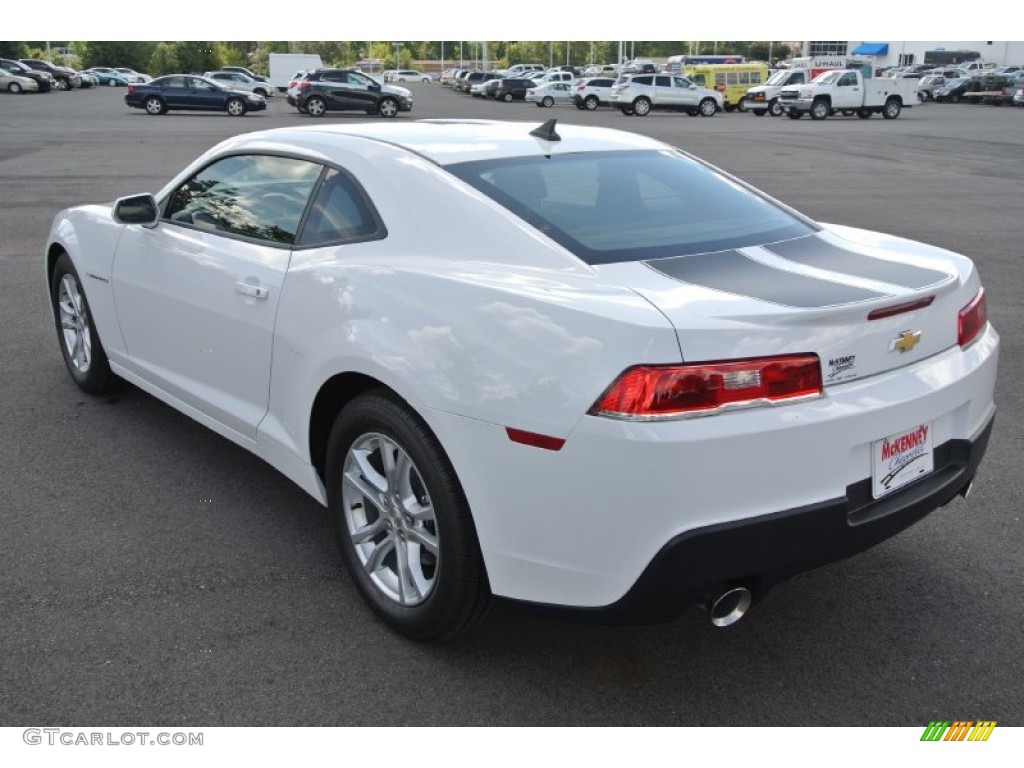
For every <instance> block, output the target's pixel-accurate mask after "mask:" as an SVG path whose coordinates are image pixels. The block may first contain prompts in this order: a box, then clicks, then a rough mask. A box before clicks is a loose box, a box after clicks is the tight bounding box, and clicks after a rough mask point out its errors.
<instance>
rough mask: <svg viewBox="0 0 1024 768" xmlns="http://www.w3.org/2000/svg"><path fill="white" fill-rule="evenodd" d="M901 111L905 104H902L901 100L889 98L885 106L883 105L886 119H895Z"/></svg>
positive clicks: (883, 115)
mask: <svg viewBox="0 0 1024 768" xmlns="http://www.w3.org/2000/svg"><path fill="white" fill-rule="evenodd" d="M901 111H903V105H902V104H900V100H899V99H889V100H888V101H887V102H885V106H884V107H882V117H884V118H885V119H886V120H895V119H896V118H897V117H899V116H900V112H901Z"/></svg>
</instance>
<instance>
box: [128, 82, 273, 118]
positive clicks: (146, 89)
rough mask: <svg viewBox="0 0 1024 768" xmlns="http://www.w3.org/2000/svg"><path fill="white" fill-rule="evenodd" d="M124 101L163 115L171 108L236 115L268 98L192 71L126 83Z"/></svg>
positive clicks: (264, 104) (262, 104)
mask: <svg viewBox="0 0 1024 768" xmlns="http://www.w3.org/2000/svg"><path fill="white" fill-rule="evenodd" d="M124 103H125V104H127V105H128V106H129V107H135V108H136V109H144V110H146V112H148V113H149V114H151V115H162V114H164V113H165V112H167V111H168V110H171V109H196V110H208V111H212V112H227V113H228V114H229V115H232V116H235V117H238V116H240V115H244V114H245V113H246V112H249V111H254V112H255V111H259V110H261V109H266V108H267V100H266V99H264V98H263V97H262V96H260V95H259V94H255V93H247V92H246V91H236V90H233V89H231V88H226V87H224V86H223V85H221V84H220V83H216V82H214V81H212V80H207V79H206V78H205V77H196V76H195V75H167V76H166V77H158V78H157V79H156V80H153V81H151V82H148V83H137V84H134V85H129V86H128V93H126V94H125V96H124Z"/></svg>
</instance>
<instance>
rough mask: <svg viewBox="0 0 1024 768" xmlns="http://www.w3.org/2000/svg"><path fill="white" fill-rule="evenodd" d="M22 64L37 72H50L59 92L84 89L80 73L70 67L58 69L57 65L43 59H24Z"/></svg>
mask: <svg viewBox="0 0 1024 768" xmlns="http://www.w3.org/2000/svg"><path fill="white" fill-rule="evenodd" d="M21 63H22V64H24V65H25V66H26V67H28V68H29V69H34V70H36V71H37V72H48V73H49V74H50V77H52V78H53V79H54V81H55V82H56V83H57V90H58V91H70V90H71V89H72V88H81V87H82V79H81V78H80V77H79V76H78V73H77V72H75V70H73V69H70V68H68V67H58V66H57V65H56V64H51V63H50V62H48V61H43V60H42V59H22V60H21Z"/></svg>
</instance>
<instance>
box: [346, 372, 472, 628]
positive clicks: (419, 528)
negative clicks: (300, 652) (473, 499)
mask: <svg viewBox="0 0 1024 768" xmlns="http://www.w3.org/2000/svg"><path fill="white" fill-rule="evenodd" d="M327 487H328V498H329V503H330V507H331V511H332V513H333V515H334V518H335V524H336V532H337V539H338V545H339V547H340V549H341V555H342V558H343V560H344V561H345V565H346V567H347V568H348V571H349V574H350V575H351V577H352V581H353V582H354V583H355V586H356V588H357V589H358V590H359V592H360V594H361V595H362V597H363V599H364V600H366V602H367V603H368V604H369V605H370V607H371V608H372V609H373V610H374V612H375V613H376V614H377V615H378V616H380V617H381V618H382V619H383V620H384V621H385V622H386V623H387V624H388V625H390V626H391V627H392V628H393V629H395V630H396V631H398V632H400V633H401V634H403V635H406V636H407V637H410V638H412V639H415V640H440V639H443V638H446V637H451V636H453V635H456V634H458V633H460V632H463V631H465V630H466V629H468V628H469V627H470V626H471V625H472V624H473V623H475V622H476V621H477V620H479V619H480V618H481V617H482V616H483V615H484V613H485V612H486V608H487V603H488V598H489V588H488V584H487V575H486V572H485V570H484V566H483V559H482V557H481V555H480V547H479V544H478V543H477V537H476V530H475V527H474V524H473V518H472V515H471V514H470V510H469V505H468V503H467V502H466V498H465V496H464V494H463V492H462V487H461V485H460V484H459V481H458V478H457V477H456V475H455V470H454V468H453V467H452V466H451V463H450V462H449V460H448V457H447V455H446V454H445V452H444V449H443V448H442V447H441V445H440V443H439V442H438V441H437V438H436V437H435V436H434V435H433V434H432V433H431V432H430V430H429V428H428V427H427V426H426V425H425V424H424V423H423V422H422V420H420V418H419V417H418V416H417V415H416V413H415V412H413V411H412V410H411V409H410V408H409V407H408V406H407V405H406V404H405V403H404V402H402V401H401V400H399V399H398V398H396V397H394V396H393V395H391V394H390V393H386V392H385V391H384V390H377V391H372V392H369V393H367V394H364V395H361V396H359V397H357V398H356V399H354V400H353V401H351V402H350V403H349V404H348V405H347V406H346V407H345V408H344V409H343V410H342V411H341V413H340V414H339V415H338V418H337V420H336V421H335V423H334V427H333V429H332V430H331V435H330V438H329V442H328V450H327Z"/></svg>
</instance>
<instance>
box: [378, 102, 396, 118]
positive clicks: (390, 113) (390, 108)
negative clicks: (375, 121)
mask: <svg viewBox="0 0 1024 768" xmlns="http://www.w3.org/2000/svg"><path fill="white" fill-rule="evenodd" d="M377 112H379V113H380V116H381V117H394V116H395V115H397V114H398V102H397V101H395V100H394V99H381V102H380V104H379V105H378V106H377Z"/></svg>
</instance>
